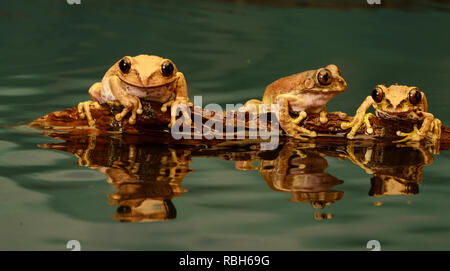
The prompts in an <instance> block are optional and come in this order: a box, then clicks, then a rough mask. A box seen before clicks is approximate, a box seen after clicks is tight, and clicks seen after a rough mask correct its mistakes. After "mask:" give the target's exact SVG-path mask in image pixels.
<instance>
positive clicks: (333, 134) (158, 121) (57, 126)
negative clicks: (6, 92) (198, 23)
mask: <svg viewBox="0 0 450 271" xmlns="http://www.w3.org/2000/svg"><path fill="white" fill-rule="evenodd" d="M142 105H143V111H144V112H143V114H141V115H138V118H137V122H136V124H135V125H130V124H129V123H128V116H127V117H126V118H125V119H123V120H122V121H116V120H115V118H114V116H115V114H117V113H119V112H120V111H121V108H120V107H117V106H110V105H103V106H102V107H101V108H100V109H95V108H92V109H91V113H92V116H93V118H94V119H95V127H89V126H88V124H87V120H86V119H81V118H80V117H79V114H78V112H77V109H76V108H68V109H65V110H62V111H56V112H53V113H50V114H48V115H45V116H43V117H41V118H38V119H36V120H34V121H32V122H31V123H30V126H32V127H35V128H38V129H42V130H44V132H45V133H47V134H49V133H50V134H58V133H69V134H71V135H72V136H73V135H107V134H117V133H123V134H127V135H147V136H146V137H145V140H149V141H152V142H154V143H166V144H169V143H170V144H206V145H211V144H218V143H220V142H222V143H223V142H225V141H228V142H232V144H236V143H237V144H239V143H242V144H245V143H246V142H248V140H245V139H244V140H226V139H214V140H206V139H205V138H202V139H189V140H187V139H183V140H175V139H173V138H172V137H171V135H170V129H169V128H168V124H169V122H170V109H169V110H168V111H167V112H161V104H158V103H155V102H147V101H143V102H142ZM190 109H191V118H192V119H194V117H195V115H196V114H199V113H198V112H195V111H194V110H193V108H192V107H191V108H190ZM198 111H200V112H201V116H199V117H200V118H201V119H202V123H203V124H204V123H205V122H206V121H208V120H211V119H215V120H216V121H218V122H221V123H223V124H224V126H226V125H227V122H226V118H225V116H214V114H211V112H207V111H205V110H198ZM227 114H230V115H231V116H232V117H233V118H232V120H233V122H234V125H236V123H237V121H236V119H237V118H236V115H237V113H236V112H227ZM207 115H212V116H210V117H208V116H207ZM260 117H262V115H255V114H246V115H245V127H246V130H250V128H249V127H250V126H249V124H250V120H252V119H255V118H256V119H258V118H260ZM268 119H269V120H270V116H269V117H268ZM328 119H329V120H328V122H327V123H326V124H322V123H321V122H320V118H319V114H309V115H308V116H307V118H306V119H305V120H304V121H303V122H302V123H301V124H300V125H302V126H303V127H305V128H307V129H309V130H312V131H316V132H317V134H318V138H317V139H316V140H322V139H326V138H327V139H328V140H330V139H331V138H333V140H337V139H339V141H340V140H343V141H345V140H346V138H345V134H346V133H347V132H348V131H349V130H343V129H341V123H342V122H348V121H351V120H352V117H348V116H342V114H336V113H329V114H328ZM371 123H372V125H373V133H372V134H367V133H366V129H365V126H364V125H363V126H361V128H360V129H359V130H358V132H357V133H356V137H355V140H358V139H365V140H367V139H368V140H381V141H386V142H391V141H392V140H397V139H400V138H399V137H398V136H397V135H396V131H397V130H401V131H404V132H409V131H411V130H412V129H413V125H414V124H417V123H412V122H410V121H392V120H385V119H381V118H377V117H373V118H371ZM193 128H194V122H193V123H192V125H191V130H192V131H193ZM268 129H270V125H268ZM224 131H225V128H224ZM280 131H281V130H280ZM281 133H283V132H281ZM54 137H64V136H63V135H60V136H54ZM136 140H142V138H141V139H136ZM256 141H258V140H256ZM253 142H254V141H253ZM449 146H450V128H449V127H445V126H442V133H441V140H440V149H441V150H446V149H448V148H449Z"/></svg>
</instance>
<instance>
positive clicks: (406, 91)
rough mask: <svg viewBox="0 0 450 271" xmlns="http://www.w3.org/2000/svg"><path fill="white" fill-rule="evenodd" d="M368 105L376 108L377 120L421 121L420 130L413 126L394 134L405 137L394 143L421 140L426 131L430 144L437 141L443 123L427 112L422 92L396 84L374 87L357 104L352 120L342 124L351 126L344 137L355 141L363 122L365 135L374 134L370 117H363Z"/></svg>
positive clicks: (369, 115)
mask: <svg viewBox="0 0 450 271" xmlns="http://www.w3.org/2000/svg"><path fill="white" fill-rule="evenodd" d="M371 106H373V107H374V108H375V114H376V116H377V117H379V118H383V119H391V120H409V121H414V122H419V121H421V122H422V126H421V127H420V129H417V125H414V129H413V131H412V132H409V133H405V132H402V131H397V135H398V136H403V137H404V138H403V139H401V140H397V141H394V143H396V142H405V141H415V142H417V141H421V140H422V139H424V138H425V137H426V136H427V135H428V132H431V134H432V135H431V139H432V140H433V141H434V140H437V139H439V138H440V135H441V126H442V123H441V121H440V120H439V119H437V118H435V117H434V116H433V114H431V113H428V112H427V107H428V103H427V99H426V97H425V93H423V92H422V91H420V90H419V89H418V88H417V87H409V86H400V85H398V84H395V85H391V86H390V87H386V86H384V85H377V86H376V87H375V89H374V90H373V91H372V95H371V96H367V98H366V99H365V100H364V102H363V103H362V104H361V105H360V107H359V108H358V110H357V111H356V115H355V116H354V118H353V120H352V121H351V122H344V123H342V124H341V128H342V129H348V128H350V127H352V129H351V130H350V132H349V133H348V134H347V138H349V139H352V138H354V136H355V133H356V132H357V131H358V129H359V128H360V127H361V125H362V124H363V123H364V124H365V125H366V132H367V133H368V134H371V133H373V128H372V126H371V124H370V121H369V120H370V117H372V116H373V114H371V113H367V114H366V111H367V110H368V109H369V108H370V107H371Z"/></svg>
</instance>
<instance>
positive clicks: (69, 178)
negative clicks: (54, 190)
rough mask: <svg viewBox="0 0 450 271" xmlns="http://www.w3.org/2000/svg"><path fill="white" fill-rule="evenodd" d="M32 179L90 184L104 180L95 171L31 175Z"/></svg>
mask: <svg viewBox="0 0 450 271" xmlns="http://www.w3.org/2000/svg"><path fill="white" fill-rule="evenodd" d="M33 178H35V179H40V180H45V181H50V182H75V181H76V182H80V181H81V182H91V181H98V180H102V181H104V180H105V175H103V174H101V173H100V172H98V171H96V170H88V169H80V170H58V171H47V172H40V173H35V174H33Z"/></svg>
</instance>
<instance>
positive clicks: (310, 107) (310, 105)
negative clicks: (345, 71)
mask: <svg viewBox="0 0 450 271" xmlns="http://www.w3.org/2000/svg"><path fill="white" fill-rule="evenodd" d="M346 89H347V83H346V82H345V80H344V78H343V77H342V75H341V71H340V70H339V68H338V67H337V66H336V65H334V64H330V65H328V66H326V67H323V68H319V69H317V70H309V71H305V72H302V73H297V74H293V75H290V76H287V77H283V78H281V79H279V80H277V81H275V82H273V83H271V84H270V85H268V86H267V87H266V90H265V92H264V96H263V99H262V101H259V100H255V99H253V100H249V101H248V102H246V103H245V107H246V108H247V110H249V111H250V112H252V107H250V106H251V105H253V106H257V105H259V104H265V105H267V107H268V108H270V105H273V104H276V105H278V110H279V111H278V115H277V116H278V120H279V122H280V126H281V128H282V129H283V130H284V131H285V132H286V133H287V134H288V135H290V136H293V137H295V138H298V139H301V140H306V138H304V137H302V136H300V133H302V134H306V135H308V136H310V137H315V136H317V134H316V132H314V131H310V130H308V129H306V128H304V127H301V126H299V125H298V124H299V123H300V122H301V121H302V120H303V119H305V118H306V116H307V113H320V121H321V123H326V122H327V121H328V118H327V110H326V104H327V102H328V101H329V100H330V99H331V98H333V97H334V96H336V95H337V94H339V93H342V92H344V91H345V90H346ZM253 108H254V107H253ZM290 112H293V113H297V114H298V117H297V118H292V117H291V115H290ZM341 114H344V113H341Z"/></svg>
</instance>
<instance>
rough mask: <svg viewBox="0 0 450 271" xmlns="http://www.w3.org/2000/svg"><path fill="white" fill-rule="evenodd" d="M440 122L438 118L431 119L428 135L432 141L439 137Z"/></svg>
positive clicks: (434, 141)
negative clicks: (429, 133)
mask: <svg viewBox="0 0 450 271" xmlns="http://www.w3.org/2000/svg"><path fill="white" fill-rule="evenodd" d="M441 128H442V122H441V121H440V120H439V119H433V121H432V122H431V126H430V132H431V135H430V137H429V139H430V141H431V142H432V143H436V142H438V141H439V139H441Z"/></svg>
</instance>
